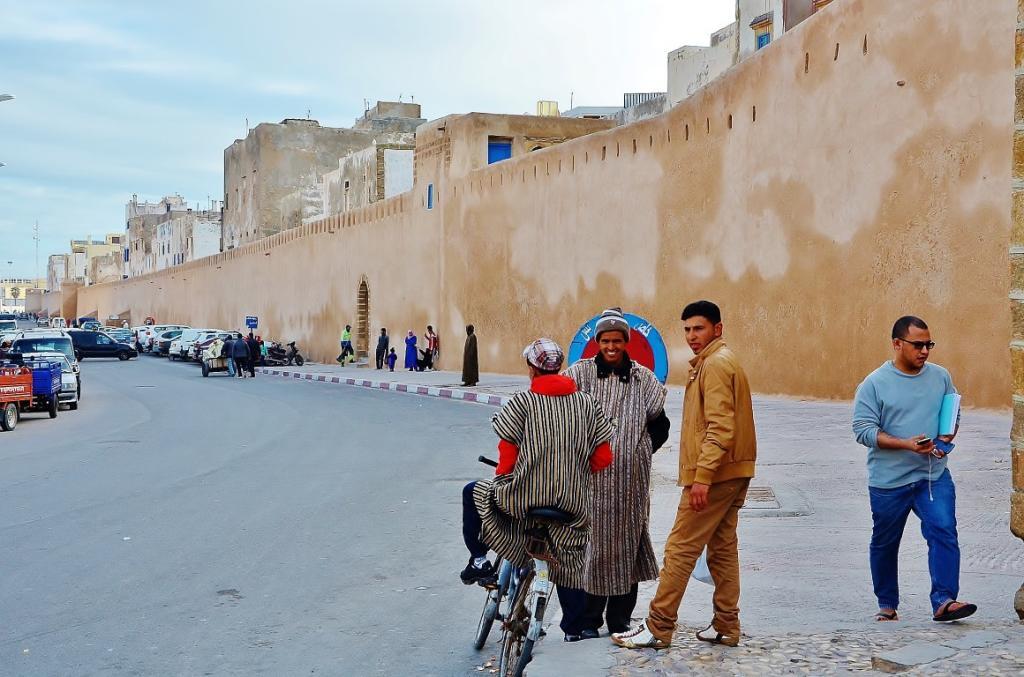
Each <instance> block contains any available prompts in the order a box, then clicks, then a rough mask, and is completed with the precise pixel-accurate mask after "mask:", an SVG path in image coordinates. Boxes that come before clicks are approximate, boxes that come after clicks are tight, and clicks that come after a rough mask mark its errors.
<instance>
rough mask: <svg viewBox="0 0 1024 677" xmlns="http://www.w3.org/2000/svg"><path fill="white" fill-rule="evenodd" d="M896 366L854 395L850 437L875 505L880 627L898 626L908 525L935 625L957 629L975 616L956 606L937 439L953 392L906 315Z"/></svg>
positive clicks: (897, 329) (949, 513)
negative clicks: (917, 532)
mask: <svg viewBox="0 0 1024 677" xmlns="http://www.w3.org/2000/svg"><path fill="white" fill-rule="evenodd" d="M892 347H893V352H894V358H893V360H892V361H891V362H886V363H884V364H883V365H882V366H881V367H879V368H878V369H876V370H874V371H873V372H871V373H870V374H868V377H867V378H865V379H864V382H863V383H861V384H860V386H859V387H858V388H857V395H856V398H855V400H854V408H853V432H854V435H856V437H857V441H858V442H860V443H861V444H863V445H864V446H865V447H868V449H869V451H868V493H869V495H870V498H871V518H872V521H873V525H874V526H873V528H872V531H871V558H870V559H871V579H872V581H873V583H874V588H875V596H876V597H877V598H878V614H877V615H876V616H875V618H876V619H877V620H879V621H895V620H898V616H897V612H896V610H897V608H898V607H899V601H900V593H899V571H898V567H897V565H898V561H899V549H900V539H901V538H902V537H903V529H904V527H905V526H906V524H907V517H908V516H909V515H910V512H911V511H913V512H914V514H915V515H917V517H918V519H920V520H921V532H922V534H923V535H924V538H925V540H926V541H927V542H928V572H929V573H930V574H931V579H932V589H931V594H930V599H931V603H932V611H933V616H932V618H933V620H936V621H954V620H958V619H961V618H966V617H967V616H970V615H971V614H973V613H974V612H975V611H977V610H978V607H976V606H975V605H973V604H967V603H963V602H958V601H956V597H957V594H958V593H959V590H960V545H959V542H958V541H957V533H956V488H955V487H954V486H953V478H952V476H951V475H950V474H949V470H948V469H947V468H946V455H945V454H944V453H943V452H942V451H940V450H939V449H937V448H936V446H935V440H936V439H941V440H943V441H945V442H950V441H951V440H952V439H953V437H954V436H955V435H956V432H955V431H954V433H953V435H939V434H938V432H939V410H940V409H941V408H942V399H943V398H944V397H945V396H946V395H947V394H949V393H954V392H956V389H955V388H953V379H952V378H950V375H949V372H948V371H946V370H945V369H944V368H942V367H940V366H939V365H937V364H928V363H927V362H928V357H929V355H930V354H931V351H932V349H933V348H934V347H935V343H934V342H932V339H931V333H930V332H929V331H928V325H927V324H925V323H924V320H922V319H920V318H918V317H913V316H910V315H907V316H905V317H901V318H900V319H898V320H896V324H894V325H893V328H892Z"/></svg>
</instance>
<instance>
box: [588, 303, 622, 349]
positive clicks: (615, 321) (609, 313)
mask: <svg viewBox="0 0 1024 677" xmlns="http://www.w3.org/2000/svg"><path fill="white" fill-rule="evenodd" d="M606 331H619V332H622V335H623V336H624V337H625V338H626V342H627V343H628V342H629V322H626V318H625V317H623V315H622V308H609V309H608V310H606V311H604V312H603V313H601V317H600V318H599V319H598V320H597V327H596V328H595V331H594V338H595V339H600V338H601V334H603V333H604V332H606Z"/></svg>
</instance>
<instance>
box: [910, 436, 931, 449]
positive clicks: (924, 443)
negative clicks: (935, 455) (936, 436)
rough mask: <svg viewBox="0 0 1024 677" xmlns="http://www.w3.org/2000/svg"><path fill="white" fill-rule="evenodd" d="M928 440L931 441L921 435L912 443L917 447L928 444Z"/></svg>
mask: <svg viewBox="0 0 1024 677" xmlns="http://www.w3.org/2000/svg"><path fill="white" fill-rule="evenodd" d="M929 442H931V440H930V439H929V438H927V437H922V438H921V439H919V440H918V441H917V442H914V444H916V445H917V446H919V447H923V446H924V445H926V444H928V443H929Z"/></svg>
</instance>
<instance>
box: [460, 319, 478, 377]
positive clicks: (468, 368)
mask: <svg viewBox="0 0 1024 677" xmlns="http://www.w3.org/2000/svg"><path fill="white" fill-rule="evenodd" d="M479 380H480V365H479V364H478V363H477V359H476V334H475V333H474V329H473V325H468V326H467V327H466V348H465V350H463V352H462V385H464V386H475V385H476V384H477V381H479Z"/></svg>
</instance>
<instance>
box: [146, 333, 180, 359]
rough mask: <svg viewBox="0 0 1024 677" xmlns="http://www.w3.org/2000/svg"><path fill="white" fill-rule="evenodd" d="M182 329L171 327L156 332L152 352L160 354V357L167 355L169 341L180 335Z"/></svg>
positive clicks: (169, 345)
mask: <svg viewBox="0 0 1024 677" xmlns="http://www.w3.org/2000/svg"><path fill="white" fill-rule="evenodd" d="M182 331H184V330H183V329H171V330H170V331H165V332H164V333H162V334H158V335H157V337H156V340H155V341H154V343H153V352H155V353H156V354H157V355H160V356H161V357H164V356H166V355H169V351H170V348H171V342H173V341H174V339H176V338H178V337H179V336H181V332H182Z"/></svg>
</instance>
